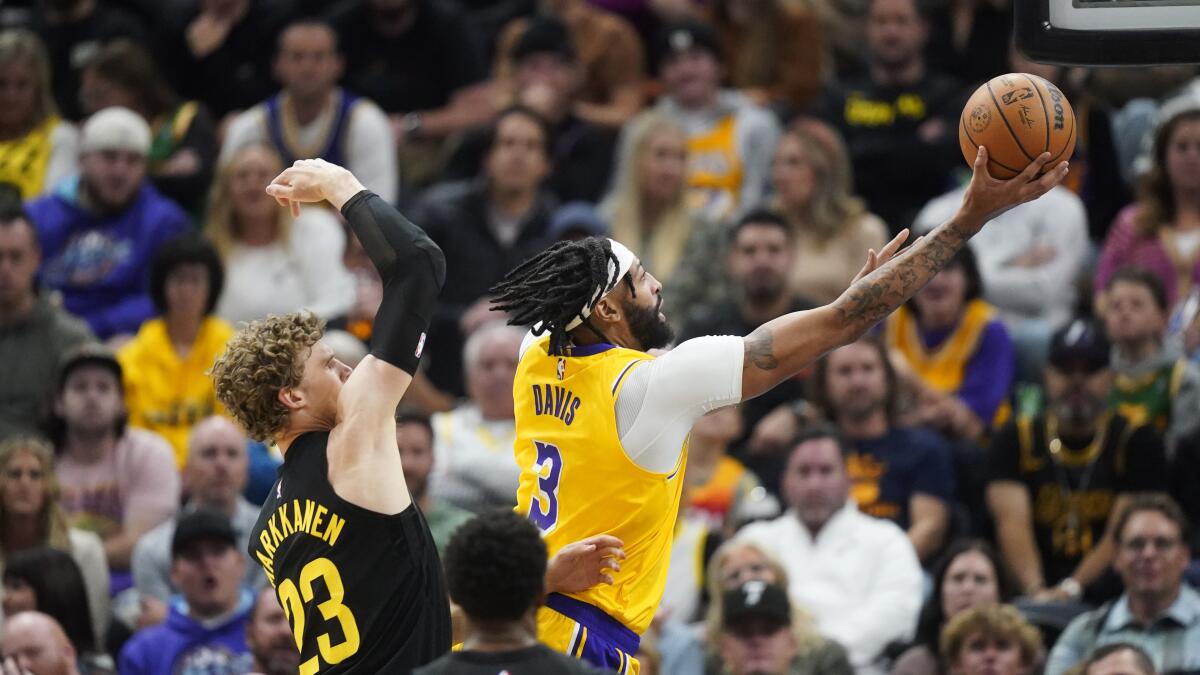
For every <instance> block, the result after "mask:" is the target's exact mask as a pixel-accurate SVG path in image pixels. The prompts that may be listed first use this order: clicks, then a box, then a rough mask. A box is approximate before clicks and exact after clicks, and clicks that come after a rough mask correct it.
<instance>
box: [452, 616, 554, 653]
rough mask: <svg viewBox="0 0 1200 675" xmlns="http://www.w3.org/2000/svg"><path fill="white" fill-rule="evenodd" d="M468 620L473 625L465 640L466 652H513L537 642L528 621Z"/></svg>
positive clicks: (464, 648)
mask: <svg viewBox="0 0 1200 675" xmlns="http://www.w3.org/2000/svg"><path fill="white" fill-rule="evenodd" d="M468 621H469V622H470V626H471V627H470V631H469V632H468V633H467V638H466V639H465V640H463V647H462V648H463V651H465V652H511V651H515V650H518V649H528V648H529V647H532V646H534V645H536V644H537V638H536V637H534V633H533V632H532V631H530V627H529V626H528V625H526V624H527V623H528V621H525V620H522V621H515V622H514V621H495V622H492V621H476V620H474V619H469V618H468Z"/></svg>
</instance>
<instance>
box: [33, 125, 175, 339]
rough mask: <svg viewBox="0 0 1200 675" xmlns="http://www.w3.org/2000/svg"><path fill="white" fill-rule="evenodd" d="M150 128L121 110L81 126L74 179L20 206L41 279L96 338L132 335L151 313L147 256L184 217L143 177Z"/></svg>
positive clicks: (172, 232) (165, 240)
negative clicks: (33, 231)
mask: <svg viewBox="0 0 1200 675" xmlns="http://www.w3.org/2000/svg"><path fill="white" fill-rule="evenodd" d="M149 150H150V128H149V127H148V126H147V125H146V122H145V120H143V119H142V118H141V117H140V116H139V115H138V114H137V113H135V112H133V111H132V110H128V109H126V108H118V107H113V108H106V109H104V110H101V111H100V112H97V113H96V114H95V115H92V117H91V118H89V119H88V121H87V124H85V125H84V126H83V135H82V140H81V142H80V161H79V163H80V166H81V167H82V171H81V173H80V175H79V177H78V178H74V179H68V180H67V181H64V182H63V183H62V184H61V185H60V186H59V188H58V189H57V190H55V192H54V194H51V195H48V196H46V197H42V198H40V199H36V200H34V201H32V202H30V203H29V204H28V206H27V211H28V213H29V217H30V219H31V220H32V221H33V223H34V225H35V226H36V227H37V233H38V241H39V244H40V246H41V249H42V268H41V272H40V274H41V280H42V283H43V284H45V285H46V286H47V287H49V288H51V289H54V290H57V291H60V292H61V293H62V296H63V305H64V307H65V308H66V309H67V311H69V312H71V313H72V314H75V315H76V316H79V317H80V318H82V319H84V320H85V321H87V323H88V325H89V326H91V329H92V332H94V333H95V334H96V336H97V337H100V338H101V339H107V338H110V337H112V336H114V335H128V334H133V333H136V332H137V329H138V327H139V326H140V325H141V324H142V322H143V321H145V320H146V319H148V318H150V317H151V316H153V315H154V313H155V311H154V303H152V302H151V301H150V260H151V259H153V257H154V254H155V253H156V252H157V251H158V249H159V247H160V246H162V245H163V244H164V243H165V242H167V241H168V240H170V239H172V238H174V237H175V236H176V235H178V234H181V233H182V232H184V231H185V230H186V229H187V228H188V217H187V214H186V213H184V212H183V209H181V208H180V207H179V206H178V205H176V204H175V203H174V202H172V201H171V200H169V199H167V198H166V197H163V196H162V195H161V194H159V192H158V191H157V190H155V189H154V187H153V186H151V185H150V183H149V181H148V180H147V179H146V155H147V153H148V152H149Z"/></svg>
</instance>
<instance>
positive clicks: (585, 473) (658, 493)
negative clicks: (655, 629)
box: [513, 336, 687, 634]
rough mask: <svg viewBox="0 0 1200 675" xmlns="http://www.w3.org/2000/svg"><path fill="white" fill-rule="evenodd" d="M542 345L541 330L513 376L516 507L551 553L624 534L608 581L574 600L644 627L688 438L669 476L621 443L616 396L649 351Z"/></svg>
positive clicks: (656, 593)
mask: <svg viewBox="0 0 1200 675" xmlns="http://www.w3.org/2000/svg"><path fill="white" fill-rule="evenodd" d="M548 344H549V336H544V337H542V338H541V339H540V340H537V341H536V342H535V343H533V344H532V345H530V346H529V348H528V349H527V350H526V352H525V354H524V356H522V358H521V361H520V363H519V365H518V366H517V373H516V377H515V378H514V380H513V402H514V405H515V411H516V427H517V438H516V443H515V447H514V452H515V455H516V459H517V464H518V465H519V466H520V467H521V480H520V485H519V487H518V488H517V510H518V512H519V513H522V514H527V515H528V517H529V519H530V520H531V521H532V522H533V523H534V524H535V525H537V526H538V528H539V529H540V530H541V531H542V536H543V538H544V539H545V542H546V546H547V548H548V549H549V553H550V555H554V554H555V553H556V552H557V551H558V550H559V549H560V548H562V547H563V546H565V545H567V544H569V543H571V542H575V541H579V540H581V539H585V538H587V537H590V536H593V535H597V534H610V535H613V536H615V537H617V538H619V539H621V540H622V541H623V542H624V543H625V554H626V558H625V560H624V561H622V562H621V571H620V572H617V573H615V574H614V575H613V581H614V583H613V584H612V585H607V584H601V585H600V586H597V587H595V588H592V589H589V590H587V591H585V592H583V593H578V594H574V595H572V596H571V597H574V598H575V599H577V600H580V601H582V602H586V603H588V604H590V605H593V606H594V607H597V608H599V609H601V610H603V611H604V612H605V613H607V614H608V615H609V616H611V617H612V618H614V619H616V620H617V621H619V622H621V623H622V624H624V625H625V626H626V627H628V628H629V629H631V630H633V631H634V632H636V633H638V634H641V633H642V632H643V631H645V630H646V628H647V627H648V626H649V625H650V621H651V619H653V618H654V613H655V611H656V610H657V609H658V604H659V601H660V600H661V599H662V594H663V589H664V588H665V586H666V580H667V563H668V561H669V560H670V557H671V555H670V554H671V537H672V533H673V531H674V529H675V516H676V514H677V512H678V510H679V499H680V496H681V493H682V489H683V471H682V467H683V465H684V463H685V462H686V458H687V447H686V442H685V444H684V448H683V449H682V450H683V451H682V452H681V453H680V459H679V463H678V464H677V465H676V467H675V469H674V470H673V471H672V472H671V473H669V474H660V473H653V472H650V471H647V470H646V469H643V468H642V467H640V466H638V465H637V464H635V463H634V462H633V461H632V460H631V459H629V457H628V456H626V454H625V451H624V449H623V448H622V447H621V441H620V438H619V437H618V435H617V420H616V411H615V403H616V400H617V395H618V394H619V393H620V392H621V387H622V385H623V383H624V381H625V379H626V377H627V376H628V374H629V373H630V372H632V371H633V370H634V369H636V368H639V367H645V366H646V364H647V363H648V362H649V361H650V360H651V359H652V358H653V357H652V356H650V355H648V354H646V353H644V352H639V351H635V350H632V349H623V348H620V347H613V346H611V345H606V344H601V345H589V346H586V347H577V348H574V349H572V350H571V352H570V354H569V355H568V356H564V357H558V356H551V355H549V354H548V353H547V347H548Z"/></svg>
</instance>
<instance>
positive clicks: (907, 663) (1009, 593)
mask: <svg viewBox="0 0 1200 675" xmlns="http://www.w3.org/2000/svg"><path fill="white" fill-rule="evenodd" d="M1016 596H1017V588H1016V584H1015V583H1014V582H1013V580H1012V578H1011V575H1010V574H1009V573H1008V571H1007V569H1006V568H1005V567H1004V563H1003V562H1002V561H1001V560H1000V557H999V556H998V555H997V554H996V550H995V549H994V548H992V546H991V545H990V544H988V543H987V542H985V541H982V540H978V539H962V540H959V541H956V542H954V543H953V544H951V545H950V547H949V548H947V549H946V553H945V555H944V556H943V557H942V562H941V563H940V564H939V565H938V567H937V570H936V571H935V572H934V576H933V594H932V595H931V596H930V597H929V599H928V600H926V601H925V607H923V608H922V609H921V617H920V619H919V620H918V622H917V636H916V638H915V639H914V640H913V641H912V644H911V645H910V646H909V647H908V648H907V649H905V650H904V652H902V653H901V654H900V656H899V657H898V658H897V659H896V661H895V662H894V663H893V664H892V675H939V673H941V672H942V669H941V668H940V664H939V662H938V636H939V635H941V632H942V629H943V628H945V627H946V624H947V623H949V622H950V620H951V619H953V618H954V617H956V616H958V615H960V614H962V613H963V612H966V611H969V610H972V609H974V608H976V607H979V606H981V605H988V604H994V603H997V602H1009V601H1011V600H1012V599H1013V598H1015V597H1016Z"/></svg>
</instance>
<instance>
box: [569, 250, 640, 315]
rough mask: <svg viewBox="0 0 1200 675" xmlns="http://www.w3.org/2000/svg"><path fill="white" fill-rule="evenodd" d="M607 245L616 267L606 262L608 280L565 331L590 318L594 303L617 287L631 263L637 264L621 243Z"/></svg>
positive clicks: (635, 257)
mask: <svg viewBox="0 0 1200 675" xmlns="http://www.w3.org/2000/svg"><path fill="white" fill-rule="evenodd" d="M608 243H609V245H610V246H611V248H612V252H613V256H615V257H616V259H617V262H616V265H614V264H613V261H611V260H609V261H608V278H607V279H605V280H604V285H602V286H597V287H596V290H595V292H594V293H592V297H591V300H589V301H588V303H587V304H586V305H584V306H583V309H580V310H579V314H578V315H577V316H576V317H575V318H574V319H571V322H570V323H568V324H567V327H566V329H565V330H567V331H572V330H575V329H576V328H578V327H579V326H580V325H582V324H583V322H584V320H585V319H587V318H588V317H589V316H591V314H592V308H593V307H595V306H596V303H598V302H600V301H601V300H602V299H604V296H606V295H608V294H609V293H611V292H612V290H613V289H614V288H616V287H617V284H618V283H620V281H621V279H623V278H624V277H625V275H626V274H628V273H629V270H631V269H633V263H635V262H637V256H635V255H633V251H630V250H629V249H628V248H626V247H625V245H624V244H622V243H621V242H619V241H616V240H615V239H609V240H608Z"/></svg>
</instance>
